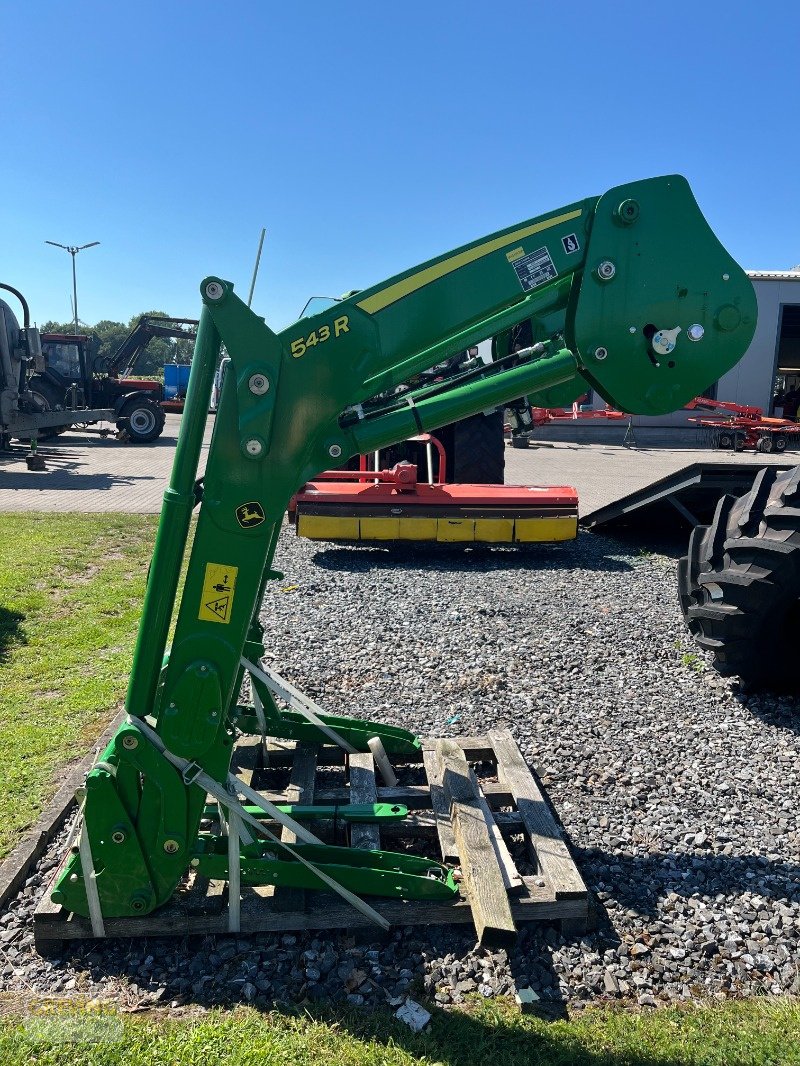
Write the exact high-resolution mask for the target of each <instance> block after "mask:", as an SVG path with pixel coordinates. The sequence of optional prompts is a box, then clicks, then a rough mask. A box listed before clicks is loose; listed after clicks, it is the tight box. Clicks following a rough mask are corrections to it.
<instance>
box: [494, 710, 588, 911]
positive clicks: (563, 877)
mask: <svg viewBox="0 0 800 1066" xmlns="http://www.w3.org/2000/svg"><path fill="white" fill-rule="evenodd" d="M489 739H490V740H491V742H492V745H493V747H494V750H495V754H496V755H497V774H498V777H499V778H500V780H501V782H502V783H503V784H505V785H506V786H507V787H508V788H510V790H511V793H512V795H513V797H514V802H515V803H516V805H517V810H518V811H519V813H520V815H521V816H522V820H523V822H524V824H525V829H526V831H527V833H528V835H529V837H530V841H531V846H532V849H533V854H534V856H535V859H536V863H537V866H538V869H539V872H540V874H541V876H542V877H543V878H544V879H545V881H546V882H547V884H548V885H549V886H550V887H551V888H552V889H553V892H554V894H555V896H556V898H557V899H568V898H570V897H580V896H586V894H587V892H586V885H585V884H584V883H583V878H582V877H581V875H580V874H579V873H578V868H577V866H576V865H575V862H574V860H573V858H572V856H571V855H570V853H569V849H568V848H567V845H566V844H565V843H564V839H563V837H562V836H561V830H560V829H559V827H558V824H557V822H556V820H555V818H554V817H553V814H552V812H551V810H550V807H549V805H548V803H547V801H546V800H545V798H544V796H543V794H542V792H541V789H540V788H539V786H538V784H537V783H536V781H535V780H534V778H533V775H532V774H531V772H530V770H529V769H528V767H527V765H526V764H525V760H524V759H523V758H522V753H521V752H520V750H519V748H518V747H517V745H516V742H515V741H514V738H513V737H512V735H511V733H510V732H509V731H508V730H507V729H493V730H490V731H489Z"/></svg>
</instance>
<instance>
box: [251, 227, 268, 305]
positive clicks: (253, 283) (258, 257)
mask: <svg viewBox="0 0 800 1066" xmlns="http://www.w3.org/2000/svg"><path fill="white" fill-rule="evenodd" d="M266 232H267V231H266V229H265V228H264V227H263V226H262V228H261V238H260V240H259V242H258V253H257V254H256V265H255V266H254V267H253V280H252V281H251V282H250V295H249V296H248V297H247V306H248V307H249V306H250V304H251V303H252V302H253V293H254V292H255V287H256V277H257V276H258V267H259V264H260V262H261V249H262V248H263V247H264V235H265V234H266Z"/></svg>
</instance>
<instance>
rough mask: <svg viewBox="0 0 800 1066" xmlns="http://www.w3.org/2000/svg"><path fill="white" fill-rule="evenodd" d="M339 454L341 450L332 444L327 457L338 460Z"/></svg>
mask: <svg viewBox="0 0 800 1066" xmlns="http://www.w3.org/2000/svg"><path fill="white" fill-rule="evenodd" d="M341 454H342V449H341V448H340V447H339V445H338V444H332V445H331V446H330V448H328V455H329V456H330V457H331V459H338V458H339V456H340V455H341Z"/></svg>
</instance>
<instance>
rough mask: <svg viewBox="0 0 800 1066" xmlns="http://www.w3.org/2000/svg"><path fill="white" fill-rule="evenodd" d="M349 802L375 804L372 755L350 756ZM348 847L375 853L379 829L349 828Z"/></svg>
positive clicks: (379, 839) (356, 824)
mask: <svg viewBox="0 0 800 1066" xmlns="http://www.w3.org/2000/svg"><path fill="white" fill-rule="evenodd" d="M350 802H351V803H377V802H378V790H377V788H376V783H375V760H374V759H373V757H372V755H371V754H369V755H364V754H360V753H359V754H357V755H351V756H350ZM350 846H351V847H353V848H365V849H366V850H367V851H377V850H378V849H379V848H380V846H381V836H380V829H379V828H378V826H377V825H369V824H359V823H357V822H354V823H353V824H352V825H351V826H350Z"/></svg>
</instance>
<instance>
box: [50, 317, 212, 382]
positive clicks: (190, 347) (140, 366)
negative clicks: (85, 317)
mask: <svg viewBox="0 0 800 1066" xmlns="http://www.w3.org/2000/svg"><path fill="white" fill-rule="evenodd" d="M144 315H147V316H148V317H155V318H170V317H171V316H170V315H168V314H167V312H166V311H141V312H140V313H139V314H138V315H133V316H132V318H131V319H130V320H129V321H128V323H127V325H126V324H125V323H124V322H115V321H114V320H113V319H111V318H104V319H101V320H100V322H98V323H97V324H96V325H95V326H86V327H85V328H86V332H87V333H89V334H91V338H92V339H91V343H90V346H89V351H90V355H91V362H92V364H93V365H98V366H102V361H103V360H107V359H110V358H111V357H112V356H113V355H114V354H115V353H116V352H117V351H118V350H119V348H120V347H121V345H122V343H123V341H124V340H125V338H126V337H127V336H128V334H129V333H131V332H132V330H133V329H134V328H135V326H136V324H137V323H138V321H139V319H140V318H142V317H143V316H144ZM73 330H74V323H72V322H56V321H55V320H50V321H48V322H45V323H44V325H43V326H42V327H41V332H42V333H69V334H71V333H72V332H73ZM193 351H194V341H191V340H184V339H183V338H182V337H176V338H174V339H173V338H169V337H153V338H152V339H151V341H150V343H149V344H148V345H147V347H146V348H145V350H144V351H143V352H141V353H140V355H139V359H138V360H137V363H136V366H135V368H134V373H135V374H137V375H138V376H140V377H148V376H150V375H152V374H162V373H163V371H164V364H165V363H176V362H177V363H184V364H185V363H191V361H192V352H193Z"/></svg>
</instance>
